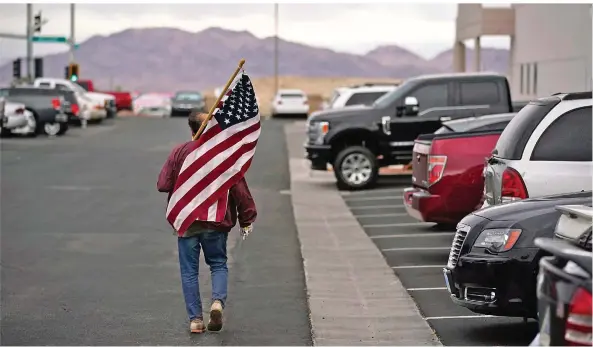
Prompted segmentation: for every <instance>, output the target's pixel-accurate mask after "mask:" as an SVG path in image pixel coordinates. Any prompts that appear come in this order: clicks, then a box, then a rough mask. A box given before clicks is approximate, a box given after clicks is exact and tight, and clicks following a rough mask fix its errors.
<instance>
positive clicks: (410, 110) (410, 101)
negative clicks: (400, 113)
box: [404, 96, 420, 116]
mask: <svg viewBox="0 0 593 347" xmlns="http://www.w3.org/2000/svg"><path fill="white" fill-rule="evenodd" d="M419 106H420V105H419V104H418V99H416V97H414V96H406V98H405V99H404V115H405V116H417V115H418V110H419Z"/></svg>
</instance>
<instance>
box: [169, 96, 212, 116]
mask: <svg viewBox="0 0 593 347" xmlns="http://www.w3.org/2000/svg"><path fill="white" fill-rule="evenodd" d="M193 110H198V111H200V112H205V111H206V103H205V101H204V97H203V96H202V94H200V93H199V92H191V91H182V92H177V93H175V96H173V98H172V99H171V117H177V116H185V117H187V116H189V114H190V113H191V112H192V111H193Z"/></svg>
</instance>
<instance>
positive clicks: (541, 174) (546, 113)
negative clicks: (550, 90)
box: [484, 92, 593, 206]
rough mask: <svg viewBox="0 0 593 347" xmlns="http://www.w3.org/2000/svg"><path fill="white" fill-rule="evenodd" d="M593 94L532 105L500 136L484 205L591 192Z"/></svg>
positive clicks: (489, 167)
mask: <svg viewBox="0 0 593 347" xmlns="http://www.w3.org/2000/svg"><path fill="white" fill-rule="evenodd" d="M592 104H593V99H592V93H591V92H586V93H570V94H555V95H553V96H550V97H547V98H542V99H539V100H536V101H532V102H530V103H529V104H528V105H527V106H525V107H524V108H523V109H522V110H521V111H520V112H519V113H518V114H517V116H516V117H515V118H514V119H513V120H512V121H511V122H510V123H509V125H508V126H507V127H506V128H505V130H504V131H503V132H502V134H501V135H500V138H499V139H498V141H497V143H496V146H495V148H494V150H493V152H492V156H491V157H490V159H489V160H488V161H487V164H486V167H485V168H484V175H485V185H484V206H489V205H498V204H502V203H506V202H510V201H515V200H518V199H525V198H527V197H538V196H543V195H551V194H559V193H567V192H575V191H584V190H591V186H592V184H591V177H592V176H593V163H592V161H591V160H592V158H591V157H592V151H591V147H592V146H593V144H592V142H591V127H592V118H593V116H592V115H591V110H592Z"/></svg>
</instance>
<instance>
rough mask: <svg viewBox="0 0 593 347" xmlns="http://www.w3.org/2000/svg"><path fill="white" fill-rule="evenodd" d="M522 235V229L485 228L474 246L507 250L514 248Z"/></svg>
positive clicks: (493, 249) (497, 250) (496, 250)
mask: <svg viewBox="0 0 593 347" xmlns="http://www.w3.org/2000/svg"><path fill="white" fill-rule="evenodd" d="M520 235H521V229H485V230H483V231H482V233H481V234H480V236H478V238H477V239H476V242H474V247H477V248H488V249H490V250H492V251H495V252H497V253H500V252H506V251H508V250H510V249H512V248H513V246H514V245H515V243H516V242H517V240H518V239H519V236H520Z"/></svg>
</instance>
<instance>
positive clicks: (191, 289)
mask: <svg viewBox="0 0 593 347" xmlns="http://www.w3.org/2000/svg"><path fill="white" fill-rule="evenodd" d="M227 238H228V233H226V232H220V231H207V232H203V233H200V234H198V235H196V236H192V237H178V238H177V245H178V247H179V265H180V269H181V286H182V288H183V296H184V298H185V306H186V309H187V314H188V315H189V319H190V320H192V319H195V318H202V300H201V299H200V286H199V283H198V267H199V260H200V247H201V248H202V249H203V250H204V259H205V260H206V264H208V266H210V274H211V276H212V301H213V302H214V300H220V302H221V303H222V306H223V307H224V304H225V302H226V297H227V279H228V268H227V265H226V261H227V255H226V243H227Z"/></svg>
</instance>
